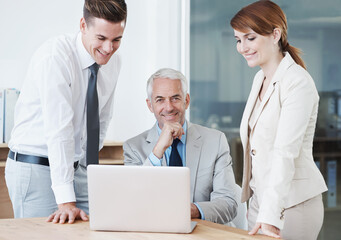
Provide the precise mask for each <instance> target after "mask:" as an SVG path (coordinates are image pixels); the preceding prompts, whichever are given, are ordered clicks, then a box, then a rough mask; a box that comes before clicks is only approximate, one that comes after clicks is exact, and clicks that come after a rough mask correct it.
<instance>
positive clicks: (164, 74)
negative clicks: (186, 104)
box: [147, 68, 188, 100]
mask: <svg viewBox="0 0 341 240" xmlns="http://www.w3.org/2000/svg"><path fill="white" fill-rule="evenodd" d="M157 78H168V79H170V80H180V82H181V90H182V93H183V94H184V97H186V94H187V90H188V82H187V79H186V77H185V76H184V75H183V74H182V73H181V72H179V71H176V70H174V69H171V68H161V69H159V70H158V71H156V72H155V73H154V74H153V75H151V76H150V78H149V79H148V82H147V95H148V98H149V100H151V98H152V92H153V83H154V79H157Z"/></svg>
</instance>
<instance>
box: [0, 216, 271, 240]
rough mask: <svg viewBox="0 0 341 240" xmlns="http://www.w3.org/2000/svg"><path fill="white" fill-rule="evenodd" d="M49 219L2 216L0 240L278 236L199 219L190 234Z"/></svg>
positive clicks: (177, 239) (192, 239)
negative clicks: (99, 227)
mask: <svg viewBox="0 0 341 240" xmlns="http://www.w3.org/2000/svg"><path fill="white" fill-rule="evenodd" d="M45 220H46V218H26V219H2V220H0V239H2V240H6V239H8V240H13V239H36V240H45V239H49V240H61V239H63V240H78V239H81V240H86V239H91V240H97V239H101V240H106V239H108V240H109V239H110V240H113V239H120V240H125V239H138V240H141V239H144V240H153V239H157V240H160V239H162V240H172V239H174V240H175V239H176V240H181V239H186V240H196V239H197V240H199V239H200V240H206V239H214V240H220V239H221V240H226V239H237V240H238V239H240V240H242V239H243V240H247V239H250V240H251V239H272V240H273V239H274V238H270V237H266V236H262V235H258V236H250V235H248V234H247V231H244V230H240V229H236V228H232V227H228V226H224V225H220V224H216V223H212V222H208V221H203V220H198V224H197V226H196V228H195V229H194V231H193V232H192V233H190V234H174V233H171V234H169V233H168V234H167V233H141V232H103V231H92V230H90V229H89V222H82V221H77V222H76V223H74V224H63V225H62V224H54V223H48V222H45Z"/></svg>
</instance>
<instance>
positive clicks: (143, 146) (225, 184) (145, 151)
mask: <svg viewBox="0 0 341 240" xmlns="http://www.w3.org/2000/svg"><path fill="white" fill-rule="evenodd" d="M187 89H188V84H187V80H186V78H185V76H184V75H183V74H182V73H180V72H178V71H176V70H173V69H169V68H164V69H160V70H159V71H157V72H156V73H154V74H153V75H152V76H151V77H150V78H149V80H148V83H147V94H148V98H147V105H148V108H149V110H150V111H151V112H152V113H154V116H155V118H156V120H157V122H156V124H155V125H154V126H153V127H152V128H151V129H149V130H147V131H145V132H143V133H141V134H139V135H137V136H136V137H133V138H131V139H129V140H127V141H126V142H125V143H124V144H123V150H124V164H125V165H145V166H185V167H188V168H189V169H190V172H191V174H190V175H191V184H190V187H191V189H190V190H191V201H192V203H191V217H192V218H201V219H204V220H208V221H212V222H216V223H222V224H223V223H227V222H230V221H232V220H233V219H234V217H235V216H236V214H237V202H236V192H235V185H236V184H235V179H234V174H233V169H232V159H231V156H230V148H229V146H228V143H227V140H226V137H225V135H224V133H222V132H220V131H218V130H215V129H210V128H206V127H203V126H200V125H197V124H193V123H190V122H189V121H186V119H185V112H186V109H187V108H188V106H189V102H190V97H189V94H188V93H187ZM155 181H157V179H155ZM167 187H169V186H165V188H167ZM166 207H168V206H166ZM169 207H172V206H169Z"/></svg>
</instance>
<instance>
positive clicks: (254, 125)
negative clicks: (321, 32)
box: [231, 1, 327, 239]
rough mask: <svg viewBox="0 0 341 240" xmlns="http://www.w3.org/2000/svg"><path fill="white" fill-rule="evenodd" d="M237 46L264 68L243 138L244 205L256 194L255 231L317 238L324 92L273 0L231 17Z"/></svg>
mask: <svg viewBox="0 0 341 240" xmlns="http://www.w3.org/2000/svg"><path fill="white" fill-rule="evenodd" d="M231 26H232V28H233V29H234V34H235V38H236V40H237V50H238V52H239V53H240V54H242V55H243V56H244V58H245V59H246V61H247V64H248V65H249V66H250V67H255V66H260V68H261V70H260V71H259V72H258V73H257V74H256V76H255V78H254V81H253V85H252V89H251V92H250V95H249V98H248V100H247V103H246V106H245V110H244V114H243V118H242V122H241V126H240V135H241V141H242V144H243V149H244V172H243V186H242V188H243V191H242V202H245V201H247V200H248V199H250V202H249V210H248V222H249V230H251V231H250V234H256V233H257V232H258V230H259V229H261V232H262V233H263V234H266V235H269V236H272V237H276V238H279V237H283V238H285V239H316V238H317V236H318V233H319V231H320V229H321V226H322V222H323V215H324V209H323V202H322V196H321V193H322V192H325V191H327V187H326V184H325V182H324V179H323V177H322V175H321V173H320V171H319V169H318V168H317V167H316V165H315V163H314V159H313V156H312V147H313V137H314V132H315V124H316V118H317V112H318V101H319V96H318V93H317V90H316V87H315V84H314V81H313V79H312V78H311V76H310V75H309V73H308V72H307V71H306V70H305V65H304V62H303V60H302V59H301V58H300V57H299V50H298V49H297V48H294V47H292V46H290V45H289V43H288V40H287V22H286V16H285V14H284V13H283V11H282V10H281V8H280V7H279V6H278V5H276V4H275V3H273V2H271V1H258V2H255V3H252V4H250V5H248V6H246V7H244V8H242V9H241V10H240V11H239V12H238V13H237V14H236V15H235V16H234V17H233V19H232V20H231Z"/></svg>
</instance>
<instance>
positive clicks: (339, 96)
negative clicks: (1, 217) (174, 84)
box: [0, 0, 341, 240]
mask: <svg viewBox="0 0 341 240" xmlns="http://www.w3.org/2000/svg"><path fill="white" fill-rule="evenodd" d="M126 2H127V5H128V21H127V25H126V31H125V33H124V37H123V40H122V44H121V48H120V50H119V52H118V53H119V54H120V55H121V56H122V60H123V65H122V70H121V74H120V79H119V82H118V84H117V89H116V98H115V105H114V118H113V120H112V122H111V124H110V126H109V131H108V135H107V140H109V141H119V142H122V141H124V140H126V139H128V138H130V137H132V136H135V135H137V134H138V133H141V132H142V131H144V130H146V129H148V128H150V127H151V126H152V125H153V123H154V117H153V115H152V114H151V113H150V112H149V110H148V108H147V106H146V103H145V99H146V93H145V85H146V81H147V79H148V77H149V76H150V75H151V74H152V73H153V72H155V71H156V70H157V69H159V68H161V67H171V68H174V69H177V70H180V71H182V72H183V73H184V74H185V75H186V76H187V78H188V79H189V81H190V94H191V105H190V109H189V111H188V118H189V119H190V121H192V122H194V123H198V124H202V125H205V126H208V127H212V128H217V129H220V130H222V131H223V132H224V133H225V134H226V136H227V138H228V140H229V143H230V146H231V154H232V156H233V161H234V170H235V175H236V181H237V183H239V184H241V177H242V166H243V162H242V149H241V144H240V139H239V124H240V120H241V116H242V113H243V109H244V105H245V103H246V99H247V97H248V94H249V92H250V88H251V84H252V79H253V76H254V74H255V73H256V72H257V71H258V70H259V69H258V68H254V69H250V68H249V67H248V66H247V64H246V63H245V60H244V59H243V58H242V57H241V56H240V55H239V54H238V53H237V51H236V42H235V39H234V36H233V31H232V29H231V28H230V26H229V21H230V19H231V18H232V16H233V15H234V14H235V13H236V12H237V11H238V10H239V9H240V8H241V7H243V6H245V5H246V4H248V3H251V2H253V1H250V0H239V1H235V0H126ZM275 2H276V3H277V4H279V5H280V7H281V8H282V9H283V10H284V12H285V13H286V15H287V18H288V24H289V42H290V44H292V45H293V46H296V47H298V48H301V49H302V50H303V59H304V61H305V62H306V65H307V69H308V71H309V73H310V74H311V75H312V77H313V78H314V80H315V84H316V86H317V89H318V91H319V94H320V108H319V115H318V122H317V129H316V134H315V140H314V158H315V161H316V164H317V165H318V166H319V168H320V170H321V172H322V174H323V176H324V177H325V180H326V182H327V184H328V188H329V191H328V192H327V193H325V194H324V196H323V197H324V202H325V221H324V225H323V229H322V231H321V233H320V236H319V239H323V240H326V239H328V240H330V239H338V236H339V235H340V233H341V214H340V213H341V57H340V56H341V45H340V38H341V31H340V30H341V0H324V1H319V0H285V1H284V0H282V1H280V0H275ZM0 3H1V8H0V28H1V30H2V34H1V38H0V46H1V50H0V72H1V77H0V88H2V89H7V88H16V89H17V90H20V87H21V85H22V82H23V80H24V77H25V73H26V70H27V66H28V64H29V60H30V58H31V56H32V54H33V52H34V51H35V50H36V49H37V48H38V47H39V46H40V45H41V44H42V43H43V42H44V41H46V40H47V39H48V38H50V37H53V36H56V35H59V34H63V33H75V32H77V31H78V30H79V19H80V17H81V16H82V6H83V0H72V1H69V0H59V1H53V0H17V1H6V0H0ZM141 119H142V120H141ZM307 187H314V186H307ZM0 191H1V189H0Z"/></svg>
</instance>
